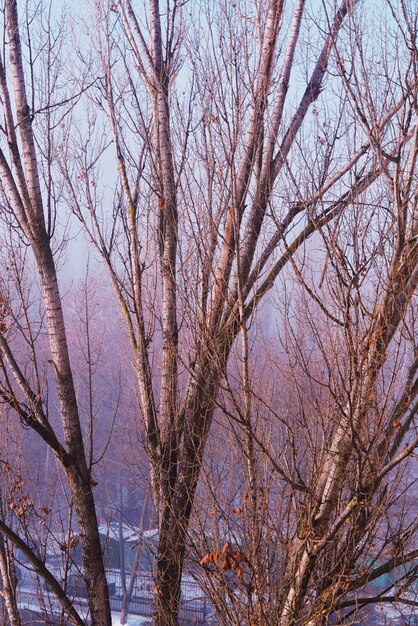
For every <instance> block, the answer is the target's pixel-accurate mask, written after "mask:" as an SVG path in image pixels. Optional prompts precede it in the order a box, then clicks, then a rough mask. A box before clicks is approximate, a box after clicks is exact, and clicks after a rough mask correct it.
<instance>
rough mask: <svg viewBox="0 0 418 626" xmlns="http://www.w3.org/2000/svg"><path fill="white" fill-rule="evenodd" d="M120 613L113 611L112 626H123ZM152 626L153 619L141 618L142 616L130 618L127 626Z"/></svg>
mask: <svg viewBox="0 0 418 626" xmlns="http://www.w3.org/2000/svg"><path fill="white" fill-rule="evenodd" d="M119 617H120V613H117V612H115V611H112V626H121V623H120V621H119ZM148 624H151V618H149V617H141V615H132V616H128V621H127V622H126V626H147V625H148Z"/></svg>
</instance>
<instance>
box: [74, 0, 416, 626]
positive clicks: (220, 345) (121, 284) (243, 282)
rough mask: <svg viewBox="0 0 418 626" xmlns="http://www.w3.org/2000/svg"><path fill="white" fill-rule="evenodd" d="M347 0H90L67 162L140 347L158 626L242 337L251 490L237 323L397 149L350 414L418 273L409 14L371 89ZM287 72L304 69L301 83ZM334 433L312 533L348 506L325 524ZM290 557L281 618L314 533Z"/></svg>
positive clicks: (167, 620)
mask: <svg viewBox="0 0 418 626" xmlns="http://www.w3.org/2000/svg"><path fill="white" fill-rule="evenodd" d="M358 4H359V3H357V2H355V1H348V0H347V1H343V2H342V3H341V4H340V5H339V6H338V7H333V8H331V7H327V6H326V5H325V4H324V5H323V6H322V7H321V9H319V10H318V11H317V15H315V12H314V9H313V7H309V8H307V6H306V3H305V2H304V1H302V0H301V1H300V2H297V3H296V4H294V5H292V6H291V5H288V4H286V3H284V2H277V1H274V2H273V1H272V2H267V1H266V2H254V3H247V2H244V1H243V2H236V3H228V4H223V3H220V4H219V5H216V6H213V5H212V4H211V3H207V4H206V3H202V4H201V5H200V6H199V7H197V6H191V5H190V3H184V4H182V5H180V4H179V3H177V2H168V3H167V4H166V5H165V8H164V11H162V8H161V7H160V4H159V2H158V1H156V0H154V1H150V2H149V3H148V6H147V8H146V9H145V10H144V12H140V11H136V8H135V6H134V5H133V4H132V3H131V2H129V1H128V2H116V3H115V4H114V5H112V6H111V7H109V6H108V5H107V4H106V3H101V2H97V3H96V5H95V20H96V26H97V28H96V40H95V42H94V47H95V48H96V49H97V51H98V55H97V59H98V65H97V66H94V65H92V61H91V56H87V53H86V51H81V52H80V57H81V60H82V61H83V62H84V63H85V61H86V59H87V58H88V60H89V65H88V67H89V68H90V69H91V68H92V67H94V69H93V72H94V74H92V76H93V75H96V76H97V75H101V76H103V79H102V80H101V81H100V82H99V83H98V84H97V89H96V90H92V91H91V92H90V94H89V95H90V103H91V108H89V124H88V130H89V137H88V140H87V142H86V139H85V133H83V132H80V133H79V138H78V139H77V140H76V141H75V142H73V144H72V145H71V148H70V147H69V144H68V145H67V150H68V155H69V157H70V156H71V158H67V159H66V160H65V161H64V162H63V167H62V169H63V175H64V177H65V178H66V180H67V186H68V190H69V201H70V202H71V203H72V207H73V211H74V212H75V214H76V215H77V216H78V218H79V219H80V220H81V221H82V223H83V224H84V226H85V228H86V230H87V232H88V236H89V238H90V240H91V241H92V242H93V244H94V245H95V247H96V250H97V252H98V253H99V254H100V256H101V257H102V259H103V260H104V262H105V263H106V265H107V268H108V271H109V274H110V278H111V281H112V283H113V286H114V288H115V290H116V293H117V296H118V299H119V301H120V304H121V307H122V310H123V312H124V315H125V318H126V322H127V327H128V332H129V336H130V340H131V344H132V349H133V354H134V358H135V370H136V373H137V378H138V385H139V390H140V397H141V404H142V414H143V418H144V425H145V430H146V448H147V453H148V458H149V461H150V466H151V476H152V486H153V499H154V504H155V507H156V510H157V512H158V520H159V549H158V556H157V564H156V584H157V598H156V602H157V603H156V615H155V623H156V624H160V625H162V624H164V626H167V625H169V624H177V615H178V610H179V598H180V581H181V574H182V568H183V561H184V554H185V547H186V543H187V530H188V527H189V522H190V516H191V512H192V508H193V503H194V499H195V494H196V488H197V484H198V480H199V476H200V472H201V467H202V460H203V453H204V449H205V445H206V441H207V438H208V435H209V432H210V428H211V424H212V420H213V415H214V411H215V408H216V403H217V397H218V392H219V388H220V385H221V382H222V380H223V379H224V378H225V376H226V373H227V364H228V361H229V358H230V354H231V349H232V347H233V345H234V342H235V340H236V338H237V336H238V335H239V334H240V333H242V336H243V341H244V360H243V376H244V378H243V380H244V383H243V395H244V398H245V399H246V400H245V407H244V408H243V409H242V411H243V413H242V417H241V419H242V420H243V424H244V425H245V424H246V427H245V428H246V432H247V434H248V440H247V444H246V445H247V451H246V454H247V458H248V461H249V465H248V471H249V472H250V475H251V479H250V483H251V485H252V488H251V490H250V491H251V492H252V496H251V497H252V498H253V499H254V502H253V506H254V505H255V502H256V497H254V496H256V491H257V488H256V485H257V484H258V483H257V472H256V467H255V466H253V467H252V461H251V458H252V453H251V450H250V449H251V446H252V445H253V438H252V432H251V423H250V414H251V401H250V396H251V394H250V393H249V387H248V385H249V382H248V372H246V368H247V366H246V361H247V356H245V355H246V354H247V352H248V348H247V347H246V344H247V342H248V338H247V331H246V325H247V323H248V321H249V320H250V318H251V316H252V315H253V313H254V312H255V311H256V309H257V307H258V305H259V303H260V302H261V301H262V299H263V298H264V296H265V294H266V293H267V292H268V291H269V290H270V289H271V288H272V287H273V286H274V284H275V281H276V279H277V278H278V276H279V275H280V274H281V272H282V271H283V269H284V268H285V267H286V266H287V265H288V264H289V262H290V261H292V259H293V258H294V257H295V255H296V254H297V253H298V251H300V250H304V249H305V246H306V245H307V242H308V240H309V239H310V238H311V237H312V236H313V235H314V234H315V233H322V232H323V231H324V229H325V230H326V228H327V225H329V224H332V223H334V222H335V221H338V219H339V217H340V216H342V215H345V214H346V213H347V212H348V213H349V214H351V213H352V208H353V207H356V206H357V205H358V204H359V203H362V202H367V200H366V197H367V193H368V190H369V189H375V188H376V187H379V185H382V184H383V183H382V182H381V181H383V180H384V179H385V177H386V178H387V177H388V176H389V177H391V179H393V174H392V172H391V164H392V163H398V162H399V163H400V162H401V161H403V160H404V159H405V160H406V161H408V160H409V159H410V161H409V163H410V166H409V167H410V169H409V170H408V172H410V173H409V174H408V175H407V176H408V177H409V178H406V179H405V181H404V182H403V183H402V185H405V186H406V187H405V189H407V192H406V195H405V196H404V191H402V192H400V193H401V197H402V198H403V200H402V201H401V204H402V207H403V208H402V210H401V212H402V213H403V214H405V215H406V214H408V215H409V213H408V212H412V214H411V217H410V219H409V218H408V219H407V218H406V217H405V218H404V226H403V228H404V229H406V230H405V232H404V234H402V235H399V237H400V241H402V242H403V243H402V245H401V246H400V247H399V250H398V253H397V257H396V259H397V260H396V263H395V260H394V264H393V268H392V272H393V273H392V274H391V281H392V282H391V283H390V284H391V285H392V287H390V288H388V290H387V298H386V299H385V300H384V301H382V303H381V304H380V305H379V307H380V308H379V309H378V310H376V311H375V314H374V316H373V323H372V324H371V325H370V328H369V330H368V331H367V332H368V343H364V342H365V341H366V340H364V338H363V340H362V342H361V345H363V346H366V345H367V346H369V347H368V348H367V350H366V348H365V347H364V349H363V355H362V356H361V357H359V359H360V361H361V363H362V365H361V366H360V370H361V376H360V378H359V380H360V381H361V382H358V383H356V385H354V387H353V389H352V391H351V394H352V396H351V399H350V407H351V406H354V404H355V405H356V406H357V408H356V409H355V413H356V415H355V416H354V417H353V414H352V413H351V412H350V417H349V418H347V419H349V420H350V424H351V423H356V424H362V423H363V421H364V420H363V416H364V414H365V412H367V411H368V410H369V402H370V398H371V396H372V393H373V389H374V388H375V386H376V382H377V378H378V375H379V372H380V371H381V368H382V366H383V363H384V361H385V360H386V355H387V351H388V348H389V344H390V343H391V341H392V339H393V338H394V336H395V334H396V332H397V330H398V328H399V324H400V323H401V321H402V319H403V318H404V316H405V313H406V310H407V307H408V304H409V302H410V300H411V297H412V295H413V293H414V290H415V286H416V285H415V278H414V277H415V275H416V272H415V253H416V251H415V247H414V245H415V244H414V242H415V239H414V237H415V234H414V232H415V231H414V226H412V225H413V224H414V223H415V222H414V219H415V218H414V217H413V211H414V209H413V207H414V202H415V201H414V200H413V198H414V191H413V189H414V181H415V178H414V176H415V157H414V156H413V155H414V154H415V140H414V132H415V130H414V129H415V119H416V118H415V114H416V110H415V107H416V75H415V73H414V72H415V62H416V59H415V43H414V42H416V40H415V36H416V24H415V22H414V18H413V16H412V14H411V11H410V9H411V7H409V5H408V4H405V3H399V5H395V4H392V3H386V4H385V6H386V7H387V9H388V11H389V12H391V14H392V16H393V19H392V21H391V26H392V25H393V28H394V30H395V31H397V32H398V33H399V38H400V41H402V52H400V53H399V52H398V53H396V54H395V52H393V53H394V54H395V56H392V57H391V59H389V58H386V57H385V58H382V63H383V66H382V71H381V72H380V73H379V90H380V93H379V96H378V100H376V82H374V80H375V78H376V76H375V75H374V74H373V68H372V67H371V66H370V58H369V57H368V58H366V57H367V48H366V46H365V45H364V43H363V39H362V29H367V28H370V30H372V28H373V27H374V24H375V22H373V26H372V19H373V17H372V16H370V18H369V20H370V21H368V20H366V17H365V15H364V13H363V12H362V8H361V6H357V5H358ZM313 32H315V35H313ZM307 42H308V43H307ZM339 42H341V43H339ZM308 50H309V53H308ZM347 50H348V53H347ZM92 56H94V54H93V53H92ZM401 58H402V61H401ZM85 67H86V65H85ZM400 67H402V69H399V68H400ZM395 68H396V69H395ZM396 71H397V72H398V75H397V81H396V87H395V86H394V83H393V82H392V78H391V76H392V74H393V72H396ZM291 78H293V79H294V81H295V85H296V84H297V80H298V79H300V80H303V84H304V88H303V92H302V94H301V95H299V93H298V92H297V91H296V88H295V87H292V84H291ZM382 84H383V85H384V87H383V88H382ZM327 89H328V94H329V95H328V98H327ZM364 93H366V95H367V98H366V99H365V101H363V95H364ZM347 112H349V114H348V113H347ZM102 114H104V115H105V116H106V117H105V118H102V117H101V116H102ZM105 119H106V120H107V122H105V121H104V120H105ZM401 120H405V121H404V122H402V121H401ZM105 123H107V124H108V126H109V127H110V129H111V132H110V137H109V139H108V140H107V136H106V135H105V134H104V131H103V126H102V124H105ZM312 133H316V134H317V139H316V140H315V139H314V138H313V136H312ZM108 141H111V142H112V146H113V150H114V154H115V157H116V162H117V167H118V176H119V183H118V185H117V188H116V191H115V193H114V199H113V201H112V200H111V199H110V198H109V197H108V196H109V194H108V191H107V190H104V189H103V190H102V191H100V192H99V191H97V186H98V181H99V178H98V176H99V171H100V163H101V162H102V161H103V159H104V158H105V156H106V155H107V153H108ZM411 146H413V147H412V148H411ZM410 155H411V156H410ZM296 163H297V166H296ZM399 171H401V169H399ZM80 180H82V181H84V182H85V190H84V193H83V192H82V190H81V189H80V184H79V183H78V182H77V181H80ZM394 180H395V183H396V184H397V181H399V174H398V175H396V176H395V178H394ZM103 204H107V205H108V207H106V208H105V207H104V206H103ZM382 210H383V211H384V209H382ZM106 213H110V214H111V216H112V217H111V222H110V223H108V224H107V225H106ZM379 214H380V213H379ZM357 236H361V235H360V233H357ZM406 241H409V242H411V243H410V245H409V247H407V248H405V249H404V243H405V242H406ZM401 248H402V250H404V251H403V252H402V253H401V251H400V250H401ZM395 286H396V289H395ZM316 300H318V302H319V303H320V302H321V300H320V299H319V298H316ZM322 306H323V307H324V309H325V310H326V306H325V305H322ZM321 310H322V309H321ZM334 317H335V319H336V320H338V321H337V322H336V323H337V324H338V323H341V324H342V325H344V322H343V321H341V320H340V319H339V318H338V316H334ZM373 342H374V343H373ZM372 345H373V348H370V346H372ZM157 363H158V365H157ZM245 381H247V382H245ZM343 413H344V414H346V413H347V411H345V412H343ZM329 436H330V437H331V441H332V445H331V446H330V448H329V451H328V457H327V458H326V459H325V460H324V468H323V470H322V471H321V475H320V479H319V481H318V493H317V494H316V496H315V497H316V499H317V502H318V504H317V510H316V513H315V515H314V519H315V521H314V522H312V523H313V525H314V526H315V529H316V530H315V533H316V535H315V536H316V541H317V542H318V546H319V545H321V546H323V547H324V546H326V545H327V543H328V541H329V540H330V537H331V536H334V534H335V531H336V529H337V528H339V526H340V525H341V524H342V523H343V521H344V520H343V517H344V515H343V517H342V518H341V519H340V518H337V519H336V520H334V522H332V521H331V518H332V516H331V511H332V510H333V503H334V502H335V498H336V497H337V493H338V489H339V485H340V477H341V473H342V471H343V468H344V465H345V462H346V458H347V454H349V453H350V449H351V448H350V445H351V444H350V445H349V441H351V439H350V437H349V435H348V434H347V424H346V423H345V421H344V420H342V422H341V424H340V429H339V430H338V432H336V433H334V434H330V435H329ZM277 467H279V468H280V463H278V464H277ZM280 471H281V472H282V473H283V475H286V472H285V469H284V468H281V470H280ZM348 514H351V508H350V507H349V509H347V515H348ZM344 519H345V518H344ZM254 532H255V530H254ZM330 533H331V535H330ZM321 542H322V543H321ZM322 549H323V548H322ZM292 554H294V556H293V557H292V558H290V559H289V564H288V567H289V568H290V569H289V570H288V573H287V574H286V577H285V581H287V582H286V584H284V587H283V589H286V590H287V591H286V596H285V598H284V600H283V605H282V608H281V609H280V611H281V612H280V620H281V623H283V624H288V623H289V624H290V623H294V622H295V619H297V618H296V616H297V615H298V614H299V612H300V608H301V605H302V602H303V599H304V597H305V595H304V594H305V591H306V583H307V581H308V580H309V578H310V575H311V564H312V563H314V562H315V558H316V557H315V555H311V552H310V549H307V548H306V538H301V539H300V540H298V541H296V542H295V546H294V548H293V553H292ZM292 568H293V569H292ZM277 619H279V618H277Z"/></svg>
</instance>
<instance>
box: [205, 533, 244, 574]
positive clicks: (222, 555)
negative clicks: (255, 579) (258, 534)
mask: <svg viewBox="0 0 418 626" xmlns="http://www.w3.org/2000/svg"><path fill="white" fill-rule="evenodd" d="M245 563H247V559H246V557H245V554H244V553H243V552H241V551H240V550H233V549H232V545H231V543H230V542H229V541H226V542H225V544H224V546H223V548H222V550H221V551H219V552H218V551H214V550H211V551H210V552H208V553H207V554H205V556H204V557H203V558H202V559H200V565H202V566H208V565H214V566H216V567H217V568H218V569H219V570H220V571H221V572H223V573H225V572H227V571H229V570H231V571H233V572H235V573H236V575H237V576H238V578H240V579H241V580H242V577H243V575H244V570H243V567H242V566H243V565H244V564H245Z"/></svg>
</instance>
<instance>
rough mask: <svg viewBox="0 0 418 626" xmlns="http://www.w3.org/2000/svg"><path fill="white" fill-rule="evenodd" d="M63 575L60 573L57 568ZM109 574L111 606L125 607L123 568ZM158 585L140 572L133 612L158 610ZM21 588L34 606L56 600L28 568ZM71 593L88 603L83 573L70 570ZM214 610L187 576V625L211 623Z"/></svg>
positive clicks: (183, 608) (183, 602)
mask: <svg viewBox="0 0 418 626" xmlns="http://www.w3.org/2000/svg"><path fill="white" fill-rule="evenodd" d="M56 575H57V578H58V579H59V578H60V576H59V573H58V572H56ZM130 576H131V573H130V572H126V583H127V586H129V581H130ZM106 578H107V582H108V587H109V593H110V606H111V609H112V611H119V610H120V609H121V608H122V595H123V587H122V580H121V574H120V571H119V570H108V571H107V572H106ZM154 588H155V581H154V578H153V576H152V574H151V573H150V572H140V573H139V574H138V575H137V576H136V579H135V584H134V588H133V592H132V598H131V602H130V603H129V613H130V614H133V615H141V616H144V617H151V616H152V614H153V611H154ZM18 592H20V595H21V597H22V599H23V597H25V598H26V600H27V601H29V602H30V603H31V604H32V605H33V606H35V605H39V607H41V605H42V604H44V601H42V598H44V600H46V599H47V598H49V599H50V601H53V602H54V604H55V603H56V600H55V599H54V598H53V595H52V594H50V593H49V589H48V586H47V585H45V583H44V582H43V581H41V580H40V579H39V577H38V576H37V575H36V574H35V572H33V571H32V570H30V569H26V568H25V569H24V570H23V571H22V572H21V574H20V579H19V585H18ZM67 595H68V596H69V597H70V598H71V599H73V600H74V603H75V605H76V606H86V605H87V588H86V584H85V582H84V580H83V578H82V577H81V576H76V575H74V574H69V575H68V578H67ZM209 613H210V605H209V603H208V602H207V600H206V598H205V596H204V594H203V592H202V590H201V589H200V587H199V585H198V584H197V583H196V582H194V580H192V579H187V578H186V579H183V580H182V584H181V598H180V616H179V617H180V621H181V623H182V624H184V625H185V626H200V625H202V626H204V625H206V624H207V623H208V620H207V616H208V614H209Z"/></svg>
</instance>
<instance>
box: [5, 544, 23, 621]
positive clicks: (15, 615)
mask: <svg viewBox="0 0 418 626" xmlns="http://www.w3.org/2000/svg"><path fill="white" fill-rule="evenodd" d="M10 565H12V568H13V571H12V570H11V567H10ZM14 570H15V568H14V564H13V563H11V562H10V559H9V558H8V556H7V548H6V544H5V542H4V538H3V535H0V573H1V579H2V583H3V590H2V596H3V599H4V604H5V606H6V610H7V615H8V617H9V621H10V626H22V620H21V618H20V613H19V609H18V606H17V599H16V583H17V577H16V572H15V571H14Z"/></svg>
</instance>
